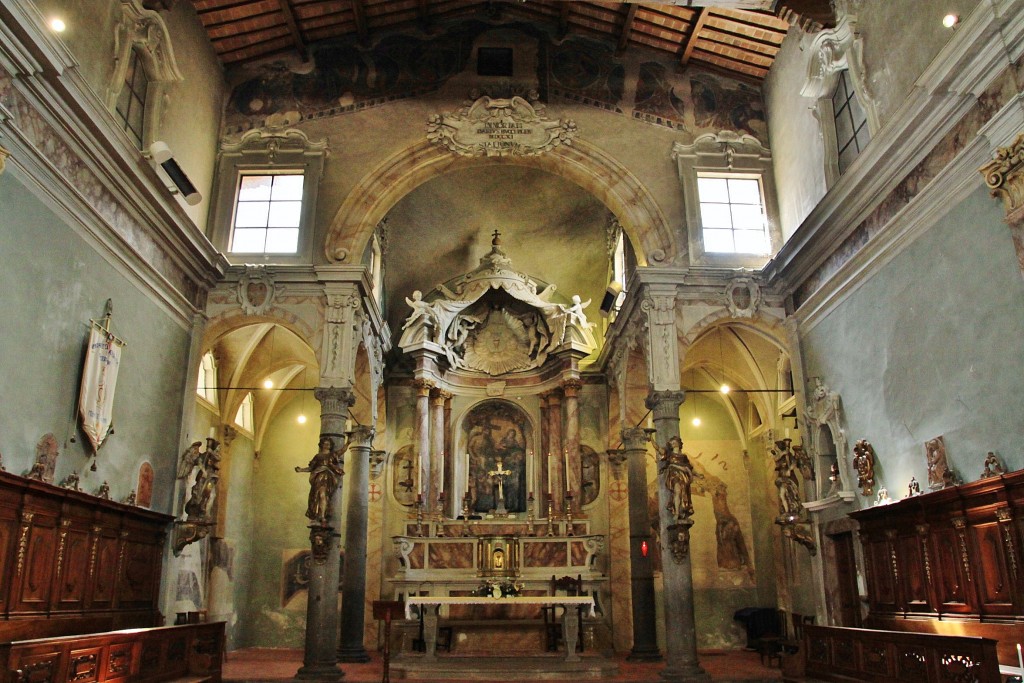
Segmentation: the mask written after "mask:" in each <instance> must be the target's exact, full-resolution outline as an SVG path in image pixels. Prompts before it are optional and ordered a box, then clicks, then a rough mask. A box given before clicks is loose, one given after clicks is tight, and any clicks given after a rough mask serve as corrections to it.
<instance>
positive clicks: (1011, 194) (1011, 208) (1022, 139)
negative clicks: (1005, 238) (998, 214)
mask: <svg viewBox="0 0 1024 683" xmlns="http://www.w3.org/2000/svg"><path fill="white" fill-rule="evenodd" d="M1022 167H1024V133H1021V134H1020V135H1018V136H1017V139H1016V140H1014V141H1013V143H1012V144H1011V145H1010V146H1009V147H1000V148H999V149H997V150H996V152H995V155H994V158H993V160H992V161H990V162H988V163H987V164H985V165H984V166H982V167H981V168H979V169H978V171H979V172H980V173H981V174H982V175H983V176H985V184H986V185H988V187H989V189H990V190H992V196H993V197H1000V198H1002V200H1003V205H1004V206H1005V207H1006V215H1007V217H1008V218H1009V217H1010V216H1013V215H1014V214H1015V213H1016V212H1017V211H1019V210H1020V209H1021V207H1022V206H1024V168H1022Z"/></svg>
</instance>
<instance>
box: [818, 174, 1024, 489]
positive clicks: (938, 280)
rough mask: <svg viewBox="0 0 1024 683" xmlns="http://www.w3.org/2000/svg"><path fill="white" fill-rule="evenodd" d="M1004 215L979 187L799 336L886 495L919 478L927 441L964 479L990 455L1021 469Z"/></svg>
mask: <svg viewBox="0 0 1024 683" xmlns="http://www.w3.org/2000/svg"><path fill="white" fill-rule="evenodd" d="M979 185H980V183H979ZM1002 218H1003V209H1002V206H1001V204H1000V203H999V202H997V201H996V200H994V199H991V198H990V197H989V196H988V195H987V193H986V192H985V191H984V189H983V188H981V187H979V189H978V190H976V191H975V192H974V193H973V194H972V195H970V196H969V197H968V198H967V199H966V200H965V201H964V202H962V203H961V204H959V205H958V206H956V207H953V208H952V209H951V210H950V211H949V213H948V214H946V215H945V216H944V217H942V218H941V219H940V220H938V221H937V223H936V224H935V225H934V226H932V227H931V228H930V229H929V230H928V231H927V232H926V233H924V234H923V235H921V236H920V237H919V238H918V239H917V240H916V241H915V242H914V243H913V244H912V245H910V246H909V247H908V248H907V249H906V250H904V251H903V252H902V253H900V254H899V255H898V256H896V257H895V258H894V259H893V260H892V261H891V262H889V263H888V264H887V265H886V266H884V268H883V269H882V270H881V271H880V272H878V273H877V274H876V275H875V276H874V277H872V278H871V279H870V280H869V281H868V282H866V283H865V284H864V285H863V286H861V287H860V288H859V289H857V290H856V291H854V292H853V293H852V294H851V295H850V296H849V297H848V298H847V299H846V300H844V301H842V302H841V303H840V304H839V305H838V306H836V308H835V309H834V310H833V311H831V313H830V314H829V315H828V316H827V317H826V318H824V319H822V320H821V321H820V322H819V323H818V324H816V325H815V326H814V327H813V328H810V329H807V328H806V326H805V328H804V329H803V330H802V334H801V336H802V348H803V353H804V358H805V364H806V369H807V372H806V375H807V376H809V377H814V376H818V377H822V378H823V379H824V381H825V382H826V383H827V384H828V385H829V386H830V387H831V388H832V390H833V391H836V392H838V393H839V394H840V396H841V397H842V401H843V408H844V411H845V415H846V420H847V423H848V429H847V433H848V441H849V442H850V443H853V442H854V441H855V440H857V439H861V438H864V439H867V440H869V441H870V442H871V443H872V444H873V446H874V448H875V451H876V453H877V459H878V464H877V465H876V469H875V471H876V476H875V479H876V481H877V482H879V484H878V485H879V486H881V485H884V486H886V487H887V488H888V489H889V491H890V495H893V496H894V497H902V495H903V492H905V490H906V485H907V482H908V481H909V480H910V477H911V476H914V477H916V478H917V480H918V481H920V482H926V481H927V470H926V466H925V458H924V442H925V440H927V439H931V438H933V437H936V436H940V435H942V436H944V437H945V442H946V451H947V455H948V459H949V462H950V466H951V467H952V468H953V469H954V470H956V471H957V472H958V473H959V474H960V475H961V477H962V478H963V479H964V481H973V480H975V479H977V478H978V475H979V474H980V473H981V470H982V461H983V460H984V457H985V453H986V452H987V451H995V452H996V453H997V454H998V455H999V456H1000V457H1001V458H1002V460H1003V462H1004V464H1005V465H1006V469H1007V471H1010V470H1017V469H1021V468H1022V467H1024V454H1022V452H1021V449H1020V429H1019V426H1020V424H1021V422H1022V420H1024V404H1022V403H1021V401H1020V400H1018V394H1019V390H1020V386H1021V384H1022V382H1024V361H1022V358H1024V342H1022V339H1024V281H1022V279H1021V277H1020V269H1019V266H1018V265H1017V262H1016V259H1015V253H1014V248H1013V244H1012V243H1011V240H1010V235H1009V231H1008V230H1007V228H1006V225H1005V224H1004V223H1003V220H1002ZM858 500H859V501H860V502H861V504H866V503H865V502H864V501H863V500H862V499H860V498H858Z"/></svg>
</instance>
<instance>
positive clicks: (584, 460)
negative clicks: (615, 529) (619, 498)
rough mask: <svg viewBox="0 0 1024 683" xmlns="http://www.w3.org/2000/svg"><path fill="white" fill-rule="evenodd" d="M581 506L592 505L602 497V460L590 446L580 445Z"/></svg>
mask: <svg viewBox="0 0 1024 683" xmlns="http://www.w3.org/2000/svg"><path fill="white" fill-rule="evenodd" d="M580 486H581V487H582V488H583V497H582V498H581V499H580V505H590V504H591V503H593V502H594V501H595V500H597V497H598V496H599V495H601V458H600V457H599V456H598V455H597V452H596V451H595V450H594V449H593V448H591V447H590V446H587V445H584V444H581V445H580Z"/></svg>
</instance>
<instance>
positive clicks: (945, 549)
mask: <svg viewBox="0 0 1024 683" xmlns="http://www.w3.org/2000/svg"><path fill="white" fill-rule="evenodd" d="M932 544H933V547H934V549H935V552H934V553H933V555H934V556H935V560H934V563H933V566H934V568H935V587H936V592H937V597H938V600H939V604H938V605H937V609H938V611H939V612H945V613H953V614H958V613H959V614H963V613H967V612H970V609H971V606H970V604H969V602H968V594H969V590H970V588H971V587H970V586H969V585H968V584H967V577H966V576H965V575H964V569H963V563H962V561H961V557H960V541H959V537H958V536H957V532H956V529H954V528H953V527H937V528H934V529H932Z"/></svg>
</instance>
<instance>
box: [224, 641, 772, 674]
mask: <svg viewBox="0 0 1024 683" xmlns="http://www.w3.org/2000/svg"><path fill="white" fill-rule="evenodd" d="M371 655H372V658H373V659H372V660H371V661H370V662H369V663H366V664H342V665H341V669H342V671H344V672H345V678H344V680H345V681H348V682H351V683H368V682H369V681H380V680H381V675H382V672H383V665H382V662H381V658H380V653H377V652H374V653H371ZM441 657H444V655H441ZM615 662H616V663H617V664H618V667H619V673H618V674H617V675H616V676H614V677H613V678H602V679H599V680H600V681H601V682H602V683H635V682H637V681H645V682H646V681H651V682H654V681H663V679H661V678H660V677H659V676H658V672H659V671H661V670H662V669H663V668H664V667H665V665H664V663H662V662H654V663H640V662H627V661H626V659H625V656H619V657H616V658H615ZM700 663H701V666H703V667H704V669H705V670H706V671H707V672H708V673H709V674H711V678H712V680H714V681H720V682H722V683H731V682H732V681H737V682H739V681H743V682H745V683H753V682H761V683H777V682H779V681H781V680H782V677H781V673H780V671H779V669H778V668H777V667H775V668H772V667H767V666H762V665H761V660H760V658H759V657H758V655H757V653H756V652H747V651H742V650H739V651H702V652H701V653H700ZM509 664H510V670H509V671H508V672H507V673H506V674H505V675H503V676H501V678H500V683H513V682H514V681H517V680H519V679H517V678H515V674H514V671H513V670H511V665H512V660H511V659H510V660H509ZM301 665H302V651H301V650H279V649H264V648H253V649H245V650H236V651H234V652H230V653H228V656H227V661H226V662H225V665H224V680H225V681H236V682H239V683H241V682H246V683H256V682H258V681H280V680H287V679H290V678H292V677H293V676H294V675H295V672H296V671H297V670H298V668H299V667H300V666H301ZM391 678H392V680H393V681H395V682H396V683H397V682H398V681H399V680H415V679H399V678H397V677H396V676H395V675H394V674H392V677H391ZM445 680H446V682H447V683H458V682H459V681H460V680H463V679H445ZM433 683H439V682H438V681H437V679H434V681H433ZM473 683H488V682H481V680H480V679H475V680H474V681H473ZM494 683H499V682H498V681H495V682H494Z"/></svg>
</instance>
